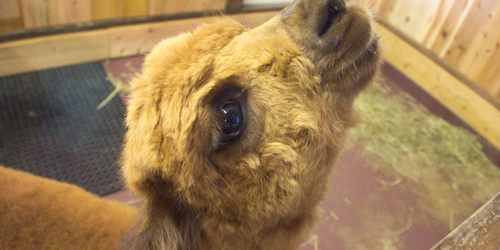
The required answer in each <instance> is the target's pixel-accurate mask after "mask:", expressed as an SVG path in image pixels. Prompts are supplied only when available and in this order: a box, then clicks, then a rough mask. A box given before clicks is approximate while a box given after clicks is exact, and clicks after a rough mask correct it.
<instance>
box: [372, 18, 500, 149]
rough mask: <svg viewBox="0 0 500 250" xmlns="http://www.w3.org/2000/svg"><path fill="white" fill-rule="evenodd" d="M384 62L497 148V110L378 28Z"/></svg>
mask: <svg viewBox="0 0 500 250" xmlns="http://www.w3.org/2000/svg"><path fill="white" fill-rule="evenodd" d="M377 31H378V32H379V35H380V36H381V39H382V43H383V44H384V48H385V52H384V58H385V59H386V60H387V61H388V62H389V63H390V64H391V65H393V66H394V67H395V68H397V69H398V70H399V71H401V72H402V73H403V74H405V75H406V76H407V77H408V78H410V79H411V80H413V81H414V82H415V83H417V84H418V85H419V86H420V87H421V88H423V89H424V90H425V91H427V93H429V94H430V95H431V96H433V97H434V98H436V99H437V100H438V101H440V102H441V103H442V104H443V105H444V106H446V107H447V108H448V109H449V110H451V111H452V112H453V113H455V114H456V115H457V116H458V117H460V118H461V119H462V120H464V121H465V122H467V124H469V125H470V126H471V127H473V128H474V129H475V130H476V131H477V132H478V133H479V134H481V135H483V136H484V137H485V138H487V139H488V140H489V141H490V142H491V143H492V144H493V145H495V146H496V147H497V148H500V126H498V125H499V124H500V110H499V109H497V108H496V107H495V106H493V105H492V104H491V103H489V102H488V101H486V100H485V99H484V98H483V97H481V96H480V95H479V94H478V93H476V92H474V91H473V90H471V89H470V88H469V87H468V86H466V85H464V84H463V83H462V82H461V81H460V80H459V79H457V78H456V77H454V76H453V75H452V74H451V73H449V72H448V71H446V70H443V69H442V68H441V67H440V66H439V65H438V64H437V63H436V62H434V61H433V60H432V59H430V58H429V57H428V56H426V55H424V54H422V53H421V52H420V51H419V50H417V49H416V48H414V47H413V46H411V45H410V44H408V43H406V42H405V41H404V40H403V39H401V38H400V37H398V36H396V35H395V34H394V33H392V32H390V31H389V30H388V29H387V28H385V27H383V26H382V25H378V24H377Z"/></svg>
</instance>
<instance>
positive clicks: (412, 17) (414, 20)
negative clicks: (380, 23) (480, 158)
mask: <svg viewBox="0 0 500 250" xmlns="http://www.w3.org/2000/svg"><path fill="white" fill-rule="evenodd" d="M372 8H373V9H374V10H375V11H376V12H377V14H378V15H379V16H380V17H381V18H382V19H383V20H385V21H387V22H388V23H389V24H391V25H392V26H394V27H395V28H397V29H398V30H399V31H401V32H403V33H404V34H406V35H407V36H409V37H411V38H412V39H414V40H415V41H416V42H418V43H420V44H421V45H422V46H424V47H425V48H427V49H429V50H430V51H432V52H434V53H435V54H436V55H437V56H439V58H441V59H443V60H444V61H446V62H447V63H449V64H450V65H452V66H454V67H455V68H456V69H458V70H459V71H460V72H461V73H462V74H465V75H466V76H467V77H468V78H470V79H472V80H474V81H476V82H477V83H478V84H479V85H481V86H482V87H483V88H485V89H486V90H488V91H489V92H490V93H492V94H493V95H495V96H496V97H497V98H499V97H500V73H499V71H500V28H499V27H500V1H497V0H374V1H373V2H372Z"/></svg>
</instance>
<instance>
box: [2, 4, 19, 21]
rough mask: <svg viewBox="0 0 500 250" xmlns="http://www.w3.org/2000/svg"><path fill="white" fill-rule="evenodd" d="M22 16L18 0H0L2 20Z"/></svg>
mask: <svg viewBox="0 0 500 250" xmlns="http://www.w3.org/2000/svg"><path fill="white" fill-rule="evenodd" d="M20 16H21V9H20V8H19V2H18V0H2V1H0V20H2V19H13V18H19V17H20Z"/></svg>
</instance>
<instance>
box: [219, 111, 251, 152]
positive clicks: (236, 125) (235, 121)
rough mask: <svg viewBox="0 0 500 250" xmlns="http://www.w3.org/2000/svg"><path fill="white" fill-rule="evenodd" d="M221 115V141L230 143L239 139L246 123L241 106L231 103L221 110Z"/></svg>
mask: <svg viewBox="0 0 500 250" xmlns="http://www.w3.org/2000/svg"><path fill="white" fill-rule="evenodd" d="M220 113H221V133H220V141H221V142H222V143H228V142H230V141H232V140H233V139H235V138H236V137H238V135H239V134H240V132H241V130H242V128H243V125H244V123H245V120H244V116H243V111H242V110H241V106H240V104H238V103H236V102H233V101H229V102H226V103H225V104H224V105H223V106H222V107H221V110H220Z"/></svg>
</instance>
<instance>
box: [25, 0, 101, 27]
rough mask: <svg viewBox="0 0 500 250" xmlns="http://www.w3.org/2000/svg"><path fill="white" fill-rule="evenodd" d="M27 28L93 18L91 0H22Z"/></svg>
mask: <svg viewBox="0 0 500 250" xmlns="http://www.w3.org/2000/svg"><path fill="white" fill-rule="evenodd" d="M21 9H22V13H23V21H24V27H25V28H35V27H45V26H48V25H60V24H70V23H77V22H85V21H90V20H92V15H91V8H90V0H21Z"/></svg>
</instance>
